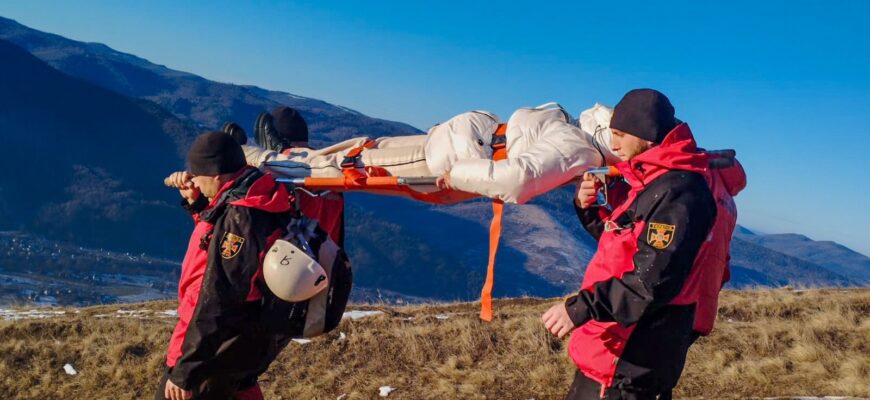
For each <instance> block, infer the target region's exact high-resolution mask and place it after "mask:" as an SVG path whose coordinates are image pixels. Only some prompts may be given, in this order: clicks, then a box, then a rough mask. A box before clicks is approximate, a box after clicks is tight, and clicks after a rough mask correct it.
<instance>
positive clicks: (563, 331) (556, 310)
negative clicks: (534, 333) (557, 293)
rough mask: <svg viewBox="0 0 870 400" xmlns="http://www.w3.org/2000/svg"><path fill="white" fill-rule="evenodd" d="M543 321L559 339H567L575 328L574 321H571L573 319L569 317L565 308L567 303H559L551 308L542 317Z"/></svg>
mask: <svg viewBox="0 0 870 400" xmlns="http://www.w3.org/2000/svg"><path fill="white" fill-rule="evenodd" d="M541 321H542V322H543V323H544V327H546V328H547V330H548V331H550V333H552V334H553V336H556V337H558V338H559V339H561V338H563V337H565V335H567V334H568V333H570V332H571V331H573V330H574V328H575V326H574V321H571V317H569V316H568V309H567V308H565V303H559V304H556V305H554V306H552V307H550V309H549V310H547V312H545V313H544V315H542V316H541Z"/></svg>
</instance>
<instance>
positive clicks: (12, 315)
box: [0, 309, 66, 321]
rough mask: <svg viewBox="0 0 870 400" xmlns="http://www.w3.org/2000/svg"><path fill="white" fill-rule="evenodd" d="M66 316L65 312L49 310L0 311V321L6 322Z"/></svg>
mask: <svg viewBox="0 0 870 400" xmlns="http://www.w3.org/2000/svg"><path fill="white" fill-rule="evenodd" d="M64 314H66V311H50V310H20V311H19V310H7V309H0V319H3V320H6V321H18V320H22V319H43V318H53V317H58V316H61V315H64Z"/></svg>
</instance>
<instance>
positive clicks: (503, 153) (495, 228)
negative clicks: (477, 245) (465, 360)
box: [480, 124, 507, 322]
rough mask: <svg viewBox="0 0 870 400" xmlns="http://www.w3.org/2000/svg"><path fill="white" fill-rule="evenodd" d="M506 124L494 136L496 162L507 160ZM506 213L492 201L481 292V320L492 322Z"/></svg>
mask: <svg viewBox="0 0 870 400" xmlns="http://www.w3.org/2000/svg"><path fill="white" fill-rule="evenodd" d="M506 131H507V125H506V124H499V125H498V128H497V129H496V130H495V133H494V134H493V138H492V139H493V141H492V142H493V145H492V150H493V151H492V159H493V160H494V161H499V160H504V159H505V158H507V146H506V145H505V140H504V136H505V132H506ZM503 213H504V203H503V202H501V200H493V201H492V223H491V224H490V225H489V261H488V264H487V266H486V280H485V281H484V282H483V289H482V290H481V291H480V319H482V320H484V321H487V322H488V321H492V287H493V286H494V285H495V256H496V254H497V253H498V242H499V241H500V240H501V216H502V214H503Z"/></svg>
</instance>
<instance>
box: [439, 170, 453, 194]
mask: <svg viewBox="0 0 870 400" xmlns="http://www.w3.org/2000/svg"><path fill="white" fill-rule="evenodd" d="M435 186H438V189H441V190H450V189H453V186H452V185H451V183H450V171H447V172H445V173H444V175H441V176H439V177H438V178H437V179H435Z"/></svg>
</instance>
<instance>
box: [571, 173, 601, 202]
mask: <svg viewBox="0 0 870 400" xmlns="http://www.w3.org/2000/svg"><path fill="white" fill-rule="evenodd" d="M600 187H601V182H600V181H599V180H598V178H596V177H595V175H592V174H590V173H588V172H586V173H584V174H583V180H582V181H580V184H578V185H577V193H576V194H575V196H574V202H576V203H577V207H580V208H582V209H586V208H589V207H591V206H592V205H593V204H595V200H596V197H597V195H598V189H599V188H600Z"/></svg>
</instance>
